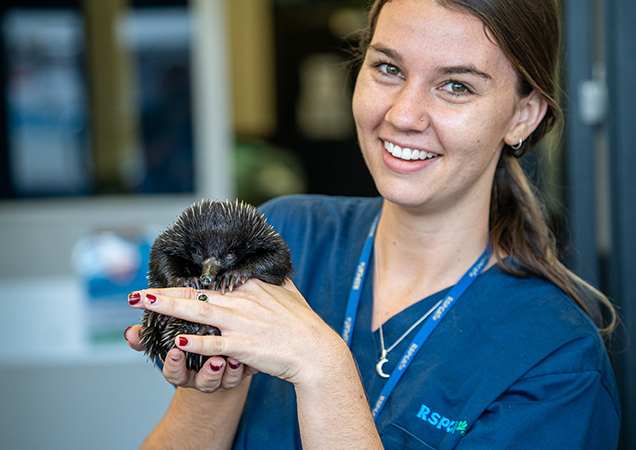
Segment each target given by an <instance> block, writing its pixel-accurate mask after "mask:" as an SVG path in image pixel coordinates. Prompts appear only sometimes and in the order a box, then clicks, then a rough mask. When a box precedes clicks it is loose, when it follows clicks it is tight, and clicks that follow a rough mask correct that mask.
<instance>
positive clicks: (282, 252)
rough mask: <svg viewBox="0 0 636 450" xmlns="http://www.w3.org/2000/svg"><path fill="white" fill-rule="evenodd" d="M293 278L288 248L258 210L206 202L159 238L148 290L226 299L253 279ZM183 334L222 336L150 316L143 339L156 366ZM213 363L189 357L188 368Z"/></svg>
mask: <svg viewBox="0 0 636 450" xmlns="http://www.w3.org/2000/svg"><path fill="white" fill-rule="evenodd" d="M292 273H293V268H292V263H291V256H290V254H289V249H288V247H287V244H286V243H285V242H284V241H283V239H282V238H281V237H280V236H279V235H278V233H276V232H275V231H274V230H273V229H272V227H271V226H270V225H269V224H268V223H267V222H266V221H265V219H264V218H263V217H262V216H261V215H260V214H259V213H258V211H257V210H256V209H255V208H254V207H253V206H251V205H248V204H246V203H242V202H241V203H239V202H233V203H230V202H214V201H205V202H201V203H198V204H194V205H192V206H191V207H190V208H188V209H186V210H185V211H184V212H183V213H181V215H180V216H179V218H178V220H177V221H176V222H175V223H174V224H173V225H171V226H170V227H169V228H168V229H166V230H165V231H164V232H163V233H161V234H160V235H159V236H158V237H157V239H156V240H155V242H154V244H153V247H152V249H151V251H150V262H149V272H148V286H149V287H150V288H166V287H192V288H195V289H215V290H219V291H221V292H222V293H225V291H227V290H232V289H234V288H235V287H237V286H240V285H241V284H243V283H244V282H246V281H247V280H248V279H250V278H257V279H259V280H261V281H264V282H266V283H270V284H275V285H282V284H283V283H284V282H285V280H286V279H288V278H289V277H290V276H291V275H292ZM179 334H198V335H220V334H221V331H220V330H219V329H218V328H216V327H212V326H208V325H201V324H197V323H192V322H188V321H185V320H181V319H177V318H174V317H169V316H165V315H162V314H157V313H153V312H150V311H145V313H144V315H143V317H142V330H141V338H142V343H143V344H144V346H145V347H146V354H147V355H148V357H149V358H150V359H152V360H153V362H156V361H157V359H159V360H160V361H162V362H163V361H164V360H165V357H166V354H167V353H168V351H169V350H170V349H172V348H174V347H175V337H176V336H177V335H179ZM207 358H208V357H207V356H202V355H196V354H193V353H188V352H186V366H187V367H188V368H189V369H192V370H195V371H198V370H199V369H200V368H201V367H202V366H203V364H204V363H205V361H206V360H207Z"/></svg>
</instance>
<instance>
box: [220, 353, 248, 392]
mask: <svg viewBox="0 0 636 450" xmlns="http://www.w3.org/2000/svg"><path fill="white" fill-rule="evenodd" d="M244 369H245V366H244V365H243V364H241V363H240V362H239V361H237V360H235V359H234V358H228V359H227V367H226V369H225V373H224V374H223V379H222V380H221V387H223V388H224V389H234V388H235V387H236V386H238V385H239V383H240V382H241V381H242V380H243V374H244Z"/></svg>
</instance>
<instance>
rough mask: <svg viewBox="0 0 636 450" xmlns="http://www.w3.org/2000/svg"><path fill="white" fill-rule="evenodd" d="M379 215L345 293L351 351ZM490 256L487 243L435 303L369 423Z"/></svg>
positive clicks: (346, 330)
mask: <svg viewBox="0 0 636 450" xmlns="http://www.w3.org/2000/svg"><path fill="white" fill-rule="evenodd" d="M381 214H382V211H380V212H379V213H378V215H377V216H376V217H375V219H374V220H373V223H372V224H371V228H370V229H369V234H368V236H367V241H366V243H365V244H364V248H363V249H362V254H361V255H360V260H359V261H358V265H357V267H356V275H355V277H354V279H353V283H352V285H351V292H350V293H349V300H348V302H347V310H346V313H345V321H344V325H343V327H342V338H343V339H344V340H345V342H346V343H347V345H348V346H349V347H351V336H352V335H353V327H354V326H355V323H356V316H357V314H358V306H359V305H360V297H361V295H362V286H363V284H364V278H365V276H366V274H367V271H368V266H369V261H370V259H371V250H372V249H373V241H374V237H375V231H376V229H377V227H378V221H379V220H380V215H381ZM491 254H492V250H491V248H490V243H489V244H488V247H487V248H486V250H484V253H483V254H482V255H481V256H480V257H479V259H478V260H477V261H476V262H475V264H473V266H472V267H471V268H470V269H468V272H466V273H465V274H464V276H462V278H461V279H460V280H459V282H458V283H457V284H456V285H455V286H453V287H452V288H451V290H450V292H449V293H448V294H447V295H446V297H444V299H443V300H442V301H441V302H440V303H439V306H438V307H437V308H436V309H435V311H434V312H433V314H431V315H430V316H429V318H428V319H426V321H425V322H424V325H422V328H420V331H419V332H418V333H417V334H416V335H415V337H414V338H413V340H412V341H411V343H410V344H409V346H408V348H407V349H406V351H405V352H404V354H403V355H402V358H401V359H400V362H399V363H398V365H397V366H396V367H395V369H393V372H391V376H390V377H389V379H388V380H387V382H386V383H385V385H384V387H383V388H382V391H381V392H380V396H379V397H378V399H377V400H376V402H375V405H374V407H373V410H372V414H373V419H374V420H375V419H377V417H378V416H379V415H380V412H381V411H382V408H384V405H385V404H386V401H387V400H388V399H389V397H390V396H391V393H392V392H393V389H395V386H396V385H397V384H398V382H399V381H400V378H402V375H404V372H405V371H406V369H407V367H408V366H409V364H411V361H413V359H414V358H415V355H416V354H417V352H418V351H419V350H420V348H421V347H422V345H423V344H424V342H426V340H427V339H428V337H429V336H430V335H431V333H432V332H433V330H435V327H437V325H439V323H440V322H441V321H442V319H443V318H444V316H445V315H446V313H448V311H449V310H450V309H451V307H452V306H453V305H454V304H455V302H456V301H457V299H459V298H460V297H461V296H462V295H463V294H464V292H466V290H468V288H469V287H470V285H471V284H473V282H474V281H475V280H476V279H477V277H478V276H479V274H480V273H481V271H482V269H483V268H484V267H485V266H486V264H487V263H488V260H489V259H490V255H491Z"/></svg>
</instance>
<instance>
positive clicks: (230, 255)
mask: <svg viewBox="0 0 636 450" xmlns="http://www.w3.org/2000/svg"><path fill="white" fill-rule="evenodd" d="M233 259H234V253H228V254H227V256H226V257H225V260H226V261H227V262H231V261H232V260H233Z"/></svg>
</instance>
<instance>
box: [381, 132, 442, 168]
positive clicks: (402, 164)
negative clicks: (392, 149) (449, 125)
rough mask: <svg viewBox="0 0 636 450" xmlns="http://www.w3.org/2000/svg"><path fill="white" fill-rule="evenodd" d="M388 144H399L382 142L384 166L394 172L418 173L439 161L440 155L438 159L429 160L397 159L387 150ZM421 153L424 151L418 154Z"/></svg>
mask: <svg viewBox="0 0 636 450" xmlns="http://www.w3.org/2000/svg"><path fill="white" fill-rule="evenodd" d="M386 142H388V143H389V144H391V145H399V144H396V143H394V142H392V141H388V140H384V139H381V140H380V145H381V146H382V160H383V162H384V164H385V165H386V167H387V168H388V169H390V170H391V171H393V172H397V173H401V174H409V173H414V172H418V171H420V170H422V169H424V168H425V167H428V166H430V165H431V164H433V163H435V161H437V160H438V159H439V155H437V156H436V157H433V158H427V159H411V160H405V159H401V158H396V157H395V156H393V155H392V154H391V153H389V151H388V150H387V149H386V147H385V145H386V144H385V143H386ZM400 147H401V148H409V149H411V148H417V147H407V146H404V147H402V146H400ZM421 151H422V150H418V152H421Z"/></svg>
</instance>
